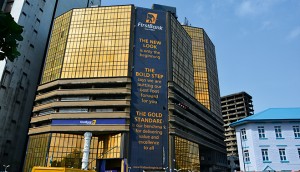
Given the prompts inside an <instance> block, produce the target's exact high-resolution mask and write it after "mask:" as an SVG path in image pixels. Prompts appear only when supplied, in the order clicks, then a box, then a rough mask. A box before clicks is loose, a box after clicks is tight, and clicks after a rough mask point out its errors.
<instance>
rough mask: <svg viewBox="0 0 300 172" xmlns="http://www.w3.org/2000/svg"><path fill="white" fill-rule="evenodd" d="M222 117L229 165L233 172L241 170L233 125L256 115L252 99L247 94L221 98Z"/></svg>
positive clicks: (241, 93) (242, 93) (235, 94)
mask: <svg viewBox="0 0 300 172" xmlns="http://www.w3.org/2000/svg"><path fill="white" fill-rule="evenodd" d="M221 106H222V115H223V120H224V129H225V143H226V150H227V158H228V164H229V167H230V169H231V171H234V170H239V161H238V159H239V156H238V149H237V141H236V134H235V130H234V128H232V127H231V126H230V124H231V123H233V122H235V121H237V120H240V119H243V118H245V117H248V116H251V115H253V113H254V110H253V104H252V97H251V96H250V95H249V94H248V93H246V92H239V93H234V94H230V95H227V96H223V97H221Z"/></svg>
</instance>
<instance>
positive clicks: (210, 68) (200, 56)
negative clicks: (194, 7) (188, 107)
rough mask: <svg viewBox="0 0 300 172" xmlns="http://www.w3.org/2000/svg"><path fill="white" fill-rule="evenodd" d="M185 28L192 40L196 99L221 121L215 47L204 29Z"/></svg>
mask: <svg viewBox="0 0 300 172" xmlns="http://www.w3.org/2000/svg"><path fill="white" fill-rule="evenodd" d="M183 27H184V29H185V30H186V31H187V32H188V34H189V35H190V37H191V38H192V47H193V67H194V80H195V84H194V87H195V98H196V99H197V100H198V101H199V102H200V103H201V104H203V105H204V106H205V107H206V108H207V109H209V110H210V111H212V112H213V113H215V114H216V115H217V116H218V117H219V118H220V119H221V103H220V88H219V79H218V70H217V61H216V53H215V46H214V44H213V43H212V42H211V40H210V38H209V37H208V35H207V34H206V32H205V31H204V29H202V28H197V27H191V26H183Z"/></svg>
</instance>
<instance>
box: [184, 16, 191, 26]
mask: <svg viewBox="0 0 300 172" xmlns="http://www.w3.org/2000/svg"><path fill="white" fill-rule="evenodd" d="M183 25H185V26H191V23H190V22H189V20H188V19H187V18H186V17H184V22H183Z"/></svg>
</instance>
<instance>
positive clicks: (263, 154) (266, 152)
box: [261, 149, 269, 161]
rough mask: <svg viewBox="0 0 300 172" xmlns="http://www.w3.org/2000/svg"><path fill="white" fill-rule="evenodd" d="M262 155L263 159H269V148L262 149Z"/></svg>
mask: <svg viewBox="0 0 300 172" xmlns="http://www.w3.org/2000/svg"><path fill="white" fill-rule="evenodd" d="M261 155H262V159H263V161H269V155H268V149H262V150H261Z"/></svg>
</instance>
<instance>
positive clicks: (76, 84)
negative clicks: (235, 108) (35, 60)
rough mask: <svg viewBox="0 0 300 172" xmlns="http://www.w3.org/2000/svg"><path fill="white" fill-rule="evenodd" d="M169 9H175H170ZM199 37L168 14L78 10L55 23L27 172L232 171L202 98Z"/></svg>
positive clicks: (218, 123)
mask: <svg viewBox="0 0 300 172" xmlns="http://www.w3.org/2000/svg"><path fill="white" fill-rule="evenodd" d="M169 9H170V8H169ZM192 42H193V41H192V39H191V37H190V36H189V34H188V33H187V32H186V30H185V29H184V28H183V27H182V26H181V24H180V23H179V22H178V21H177V19H176V16H175V15H174V14H173V13H172V12H170V11H169V10H161V9H160V10H158V9H145V8H138V7H135V6H133V5H124V6H107V7H96V8H84V9H73V10H71V11H69V12H67V13H65V14H63V15H61V16H59V17H58V18H56V20H55V22H54V28H53V31H52V37H51V40H50V44H49V49H48V53H47V57H46V62H45V66H44V71H43V74H42V81H41V84H40V85H39V87H38V89H37V95H36V99H35V105H34V107H33V113H32V118H31V122H30V125H31V127H30V129H29V141H28V148H27V154H26V158H25V166H24V170H25V171H26V172H29V171H30V169H31V168H32V167H33V166H64V167H73V168H85V166H83V165H82V161H83V160H82V157H83V153H85V152H83V149H85V150H86V149H87V143H86V142H85V138H84V133H86V132H88V133H91V134H92V136H91V142H90V143H89V144H88V150H89V154H88V163H87V165H86V167H87V168H88V169H92V168H94V167H96V169H97V170H98V171H105V170H114V171H143V170H149V171H160V170H163V171H167V170H168V171H169V170H171V171H176V170H177V171H179V170H180V171H225V169H226V149H225V144H224V141H223V140H224V135H223V123H222V120H220V118H219V115H220V114H216V113H215V112H212V111H210V110H209V109H208V108H206V107H205V106H203V105H202V104H201V103H200V102H199V101H198V100H197V99H196V98H195V85H194V75H195V74H194V72H195V71H194V64H195V62H193V57H194V53H193V50H192V47H193V44H192Z"/></svg>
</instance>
